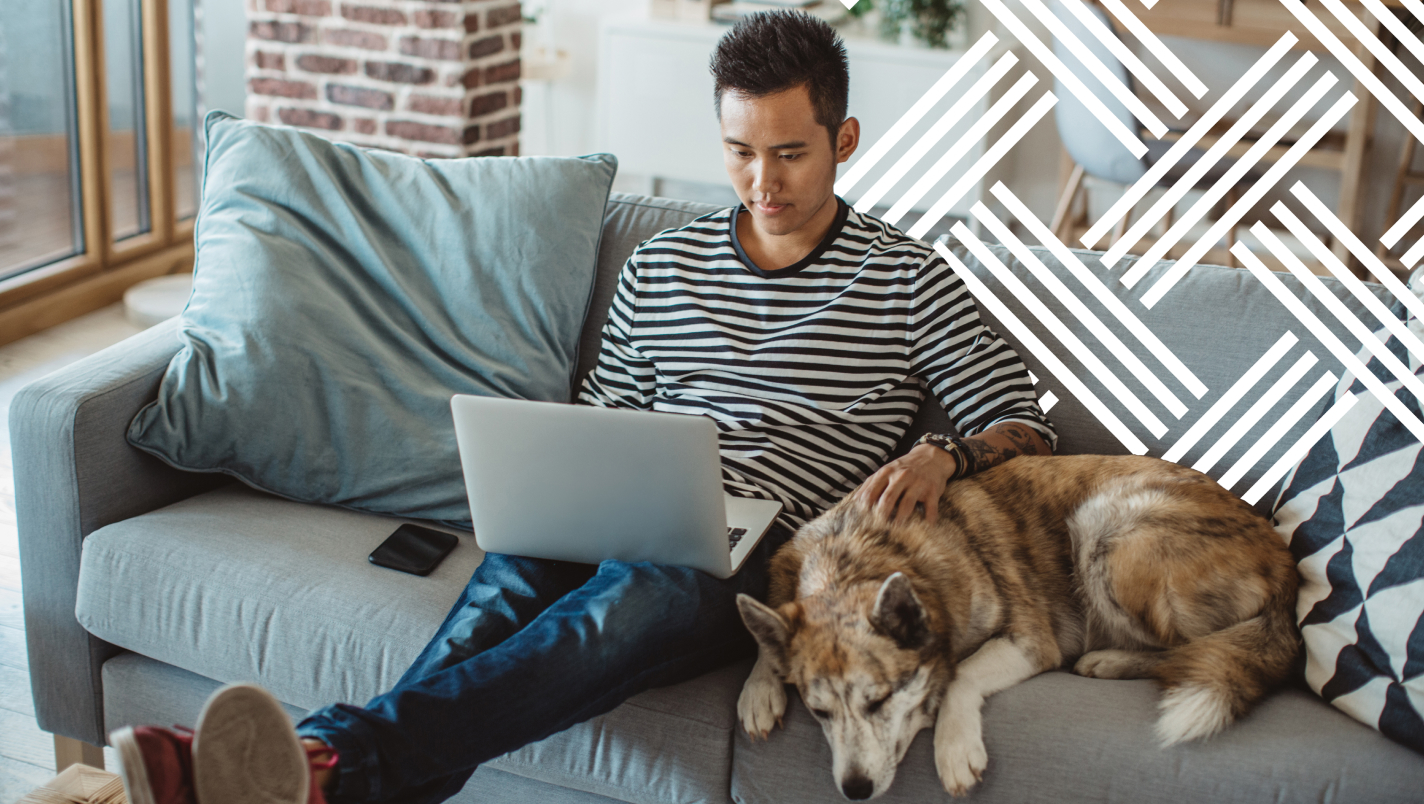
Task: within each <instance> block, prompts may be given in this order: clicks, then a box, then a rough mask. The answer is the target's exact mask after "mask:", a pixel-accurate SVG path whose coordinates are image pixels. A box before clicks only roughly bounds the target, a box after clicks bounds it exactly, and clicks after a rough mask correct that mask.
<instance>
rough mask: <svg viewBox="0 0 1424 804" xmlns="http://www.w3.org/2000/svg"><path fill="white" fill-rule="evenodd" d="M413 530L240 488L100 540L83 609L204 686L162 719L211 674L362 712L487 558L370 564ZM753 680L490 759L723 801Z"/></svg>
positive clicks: (672, 691)
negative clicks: (744, 696)
mask: <svg viewBox="0 0 1424 804" xmlns="http://www.w3.org/2000/svg"><path fill="white" fill-rule="evenodd" d="M403 521H406V520H401V519H393V518H387V517H380V516H373V515H370V514H362V513H356V512H352V511H347V510H343V509H339V508H333V507H327V506H319V505H309V504H305V503H296V502H290V501H287V500H283V499H279V498H276V497H272V496H270V495H266V494H263V493H261V492H257V491H253V490H251V489H248V488H246V487H243V486H239V485H236V484H233V485H230V486H226V487H224V488H221V489H218V490H216V491H212V492H209V493H207V494H202V495H199V496H196V497H192V498H189V499H187V500H183V501H182V502H179V503H175V504H174V505H170V506H168V507H166V508H161V509H159V510H157V511H153V512H151V513H148V514H144V515H143V516H139V517H135V518H133V519H129V520H125V521H123V522H119V523H116V524H113V525H110V526H108V527H106V528H102V529H100V530H98V531H95V532H94V533H93V534H92V535H91V536H89V538H88V539H86V540H85V542H84V553H83V557H82V560H81V565H80V575H79V594H78V603H77V606H76V614H77V616H78V618H79V622H80V623H81V624H82V625H83V626H84V627H85V628H86V629H88V630H89V631H90V632H91V633H93V634H94V635H95V636H97V637H99V638H101V639H104V640H106V641H108V642H111V643H113V644H115V645H118V646H120V647H123V648H127V649H128V650H131V651H134V652H135V653H138V654H142V655H143V656H145V657H148V658H149V659H152V660H157V661H158V662H162V663H164V664H166V665H171V666H173V667H174V668H178V669H181V670H182V671H187V673H184V674H182V676H183V677H184V678H191V679H193V684H190V685H189V686H191V687H192V689H193V690H197V691H199V692H194V693H192V694H189V695H187V697H186V698H185V699H184V701H183V702H181V703H175V705H176V706H178V709H177V710H174V711H172V712H170V711H168V710H164V711H163V712H154V713H153V715H152V716H153V717H160V716H161V717H163V718H171V719H173V720H177V721H178V722H184V721H185V720H186V722H189V723H191V722H192V718H194V717H196V714H197V707H198V706H199V704H200V703H201V697H202V695H206V692H202V690H203V689H204V684H203V678H206V679H211V680H214V681H216V682H233V681H254V682H257V683H259V684H262V685H264V686H266V687H267V688H268V689H270V690H271V691H272V692H273V694H275V695H276V696H277V697H278V698H280V699H281V700H282V701H284V702H286V703H288V704H290V705H292V706H293V707H297V708H300V709H313V708H316V707H319V706H323V705H325V704H328V703H333V702H345V703H355V704H364V703H366V702H367V701H368V700H370V699H371V698H372V697H374V696H375V695H377V694H379V693H381V692H383V691H385V690H387V689H389V688H390V687H391V686H392V685H393V684H395V682H396V681H397V679H399V678H400V675H401V674H402V673H403V672H405V670H406V668H407V667H409V666H410V663H411V662H413V661H414V660H415V657H416V656H417V655H418V654H419V653H420V651H421V649H422V648H423V647H424V646H425V644H426V642H428V641H429V639H430V637H431V636H433V635H434V633H435V631H436V629H437V628H438V627H439V626H440V623H441V622H442V621H443V619H444V617H445V614H446V613H447V612H448V610H449V608H450V606H452V605H454V603H455V600H456V599H457V598H458V597H459V595H460V591H461V590H462V589H464V587H465V583H466V582H467V581H468V580H469V578H470V576H471V575H472V574H473V573H474V571H475V568H476V567H477V566H479V563H480V561H481V560H482V558H483V554H482V553H481V552H480V550H479V549H478V548H477V547H476V546H475V542H474V538H473V536H472V535H471V534H470V533H467V532H466V533H459V534H458V535H459V536H460V545H459V546H458V547H456V548H455V550H454V552H452V553H451V554H450V556H449V557H448V558H446V559H445V561H444V562H443V563H442V564H441V565H440V566H439V567H437V568H436V569H435V571H434V572H432V573H431V574H430V575H429V576H427V577H425V578H419V577H416V576H413V575H407V574H404V573H400V572H395V571H393V570H388V569H383V568H381V567H376V566H373V565H372V564H370V563H369V562H368V561H367V560H366V556H367V555H368V554H369V553H370V552H371V550H373V549H374V548H375V547H376V546H377V545H378V544H380V543H381V541H382V540H384V539H385V538H386V537H387V536H389V535H390V533H391V532H392V531H394V530H395V529H396V527H397V526H398V525H399V524H400V523H401V522H403ZM423 524H429V523H423ZM451 532H457V531H453V530H451ZM114 661H118V660H117V659H116V660H114ZM746 670H747V668H746V666H744V665H739V666H735V667H730V668H726V669H724V670H721V671H718V672H714V673H710V674H708V675H706V676H703V677H701V678H698V679H694V680H692V681H689V682H687V683H684V684H679V685H676V686H673V687H668V688H664V689H657V690H650V691H648V692H645V693H643V694H642V695H638V696H636V697H634V698H632V699H631V700H629V701H628V702H627V703H625V704H624V705H623V706H621V707H619V708H618V709H615V710H614V711H612V712H609V713H608V714H606V715H603V716H601V717H598V718H594V719H593V720H590V721H588V722H586V723H583V724H580V725H578V726H575V727H573V728H571V729H568V730H567V731H564V732H562V733H560V734H556V735H554V736H552V737H550V738H548V739H547V740H544V741H542V742H540V743H535V744H533V745H529V746H525V747H524V748H522V749H520V750H518V751H515V752H513V753H511V754H509V755H507V756H506V757H503V758H501V759H498V760H496V761H495V762H493V763H491V765H492V766H493V767H497V768H500V769H503V770H506V771H509V772H512V773H515V774H518V775H520V776H524V777H528V778H532V779H536V780H539V781H548V782H552V783H555V784H559V785H562V786H566V787H574V788H578V789H581V790H586V791H588V792H593V793H598V794H600V795H605V796H610V797H613V798H618V799H622V800H625V801H632V802H678V803H679V804H682V803H684V802H685V803H686V804H693V803H694V802H704V801H719V802H720V801H726V798H727V789H728V767H729V766H730V764H731V743H732V738H731V728H732V724H733V719H734V717H735V711H734V710H735V705H736V696H737V694H738V692H739V690H740V688H741V681H742V679H743V678H745V676H746ZM106 672H107V667H106ZM106 677H107V676H106ZM130 686H133V687H134V689H135V690H137V691H135V692H132V693H131V694H130V697H133V696H134V695H139V692H141V690H140V688H139V686H138V685H130ZM213 686H215V684H214V685H213ZM184 689H187V687H184ZM199 693H201V694H199ZM144 694H148V695H150V697H151V694H150V693H144ZM140 697H141V696H140ZM142 711H146V709H145V705H140V704H135V705H134V706H131V707H129V708H128V709H125V710H124V713H125V714H126V715H133V716H137V715H139V714H140V713H141V712H142ZM183 711H191V714H189V715H188V716H187V717H186V718H181V717H179V715H180V714H181V713H182V712H183ZM116 712H117V710H116ZM164 722H169V721H164ZM120 725H124V724H122V723H109V724H107V726H108V728H111V729H112V728H116V727H118V726H120Z"/></svg>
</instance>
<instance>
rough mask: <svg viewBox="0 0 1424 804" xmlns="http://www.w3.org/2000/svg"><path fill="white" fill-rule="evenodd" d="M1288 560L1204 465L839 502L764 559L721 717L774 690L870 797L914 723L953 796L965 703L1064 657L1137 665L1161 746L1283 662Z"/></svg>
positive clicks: (978, 479) (969, 723)
mask: <svg viewBox="0 0 1424 804" xmlns="http://www.w3.org/2000/svg"><path fill="white" fill-rule="evenodd" d="M1298 580H1299V576H1298V575H1297V573H1296V568H1295V563H1294V562H1293V561H1292V560H1291V556H1290V553H1289V552H1288V551H1287V549H1286V547H1285V545H1284V544H1283V543H1282V540H1281V538H1280V537H1279V536H1277V535H1276V533H1275V532H1274V531H1273V530H1272V529H1271V526H1270V525H1269V524H1268V523H1267V522H1266V520H1264V519H1263V518H1261V517H1260V516H1259V515H1257V514H1256V513H1255V512H1254V511H1252V510H1251V508H1250V507H1249V506H1248V505H1246V503H1244V502H1242V501H1241V500H1240V499H1238V498H1237V497H1235V496H1233V495H1232V494H1231V493H1230V492H1228V491H1226V490H1225V489H1223V488H1221V486H1219V485H1217V484H1216V482H1215V481H1213V480H1212V479H1211V478H1209V477H1207V476H1206V475H1204V474H1202V473H1200V472H1197V471H1194V470H1192V469H1187V468H1185V467H1182V466H1178V465H1176V464H1173V463H1168V462H1166V461H1162V460H1158V459H1155V458H1145V457H1135V456H1112V457H1107V456H1086V455H1085V456H1059V457H1034V456H1025V457H1019V458H1015V459H1013V460H1011V461H1007V462H1005V463H1003V464H1001V465H999V466H997V467H995V468H993V469H990V470H988V471H986V472H982V473H980V474H978V475H974V476H972V477H969V478H965V479H963V480H959V481H956V482H954V483H951V484H950V485H949V487H948V489H947V490H946V491H945V494H944V496H943V498H941V500H940V506H939V520H938V522H937V523H935V524H934V525H928V524H926V522H925V520H924V519H923V518H922V517H919V516H916V517H913V518H911V520H910V521H904V522H899V521H897V522H889V521H886V520H885V519H884V518H883V517H881V516H879V515H876V514H874V513H873V512H870V511H867V510H865V509H864V508H863V507H862V506H860V505H858V504H856V503H855V502H853V500H851V499H849V498H848V499H847V500H845V501H842V502H841V503H839V504H838V505H836V506H835V507H834V508H832V509H831V510H830V511H828V512H826V513H825V514H824V515H822V516H820V517H819V518H817V519H816V520H814V521H812V522H810V523H809V524H807V525H806V526H805V527H804V528H802V529H801V530H800V531H799V532H797V534H796V536H795V538H793V539H792V540H791V541H790V542H788V543H787V544H786V545H785V546H784V547H782V548H781V550H780V551H779V552H778V553H777V554H776V556H775V558H773V559H772V566H771V591H770V595H769V602H770V605H769V606H768V605H763V604H761V603H758V602H757V601H756V600H754V599H753V598H751V597H748V596H746V595H742V596H740V597H739V598H738V600H737V602H738V604H739V606H740V608H741V613H742V619H743V620H744V621H745V622H746V624H747V628H748V629H749V630H750V631H751V632H752V634H753V635H754V636H755V637H756V639H757V642H758V644H759V646H760V652H759V656H758V658H757V662H756V666H755V667H754V668H753V670H752V673H751V676H750V677H749V678H748V679H747V682H746V685H745V686H744V687H743V689H742V694H741V699H740V700H739V701H738V703H737V713H738V716H739V717H740V719H741V723H742V727H743V728H744V729H745V730H746V731H747V733H748V734H750V735H751V736H752V737H753V738H765V737H766V736H767V734H768V733H769V732H770V731H771V729H772V727H773V726H774V725H776V724H778V723H779V722H780V720H781V717H782V715H783V714H784V713H785V711H786V692H785V687H784V684H786V683H791V684H795V685H796V687H797V689H798V690H799V691H800V693H801V699H802V701H803V702H804V703H805V704H806V706H807V708H809V709H810V710H811V713H812V714H813V715H814V716H815V717H816V718H817V720H819V721H820V723H821V727H822V729H823V730H824V731H825V733H826V738H827V739H828V740H829V741H830V744H831V754H832V757H833V768H832V773H833V774H834V779H835V782H836V785H837V786H838V787H839V788H840V790H841V792H842V793H844V795H845V796H846V797H847V798H851V799H865V798H873V797H875V796H878V795H880V794H881V793H884V792H885V791H886V789H888V788H889V787H890V783H891V781H893V780H894V777H895V769H896V766H897V765H899V763H900V760H901V759H902V758H903V757H904V755H905V751H906V749H908V748H909V746H910V742H911V740H913V739H914V736H915V734H916V733H917V732H919V730H920V729H922V728H925V727H927V726H929V725H931V724H932V723H933V724H934V727H935V734H934V757H935V765H936V768H937V770H938V771H939V777H940V781H941V782H943V784H944V787H945V789H946V790H947V791H949V792H950V793H952V794H955V795H962V794H964V793H966V792H967V791H968V790H969V788H971V787H973V786H974V784H975V783H976V782H977V781H979V780H980V779H982V778H983V773H984V769H985V767H986V765H987V764H988V756H987V754H986V753H985V749H984V740H983V734H982V724H981V721H980V709H981V707H982V705H983V703H984V699H985V698H986V697H988V696H989V695H992V694H993V693H995V692H998V691H1000V690H1003V689H1005V688H1008V687H1011V686H1013V685H1014V684H1017V683H1019V682H1020V681H1023V680H1025V679H1027V678H1030V677H1032V676H1034V675H1037V674H1039V673H1042V672H1044V671H1045V670H1052V669H1054V668H1057V667H1062V666H1064V665H1065V664H1069V663H1074V662H1075V660H1076V663H1074V664H1073V665H1072V666H1073V670H1074V672H1076V673H1078V674H1079V675H1084V676H1091V677H1095V678H1145V677H1150V678H1155V679H1157V681H1158V682H1159V683H1160V685H1161V686H1162V689H1163V695H1162V700H1161V704H1160V708H1161V716H1160V718H1159V720H1158V721H1157V736H1158V738H1159V739H1160V741H1161V743H1162V745H1163V746H1169V745H1173V744H1175V743H1179V742H1182V741H1184V740H1193V739H1197V738H1201V737H1206V736H1208V735H1211V734H1214V733H1215V732H1217V731H1219V730H1220V729H1222V728H1224V727H1225V726H1227V725H1228V724H1229V723H1231V722H1232V720H1234V719H1235V718H1237V717H1240V716H1241V715H1242V714H1244V713H1245V712H1246V711H1247V710H1248V709H1250V708H1251V706H1252V705H1253V704H1255V703H1256V702H1257V701H1259V700H1260V699H1261V698H1262V697H1263V696H1264V695H1265V694H1266V693H1267V692H1268V691H1269V690H1270V689H1271V688H1272V687H1273V686H1275V685H1276V684H1278V683H1279V682H1281V681H1282V680H1284V679H1285V677H1286V676H1287V674H1288V672H1289V669H1290V667H1291V664H1292V662H1293V660H1294V658H1295V656H1296V653H1297V650H1298V649H1299V643H1300V640H1299V634H1298V632H1297V630H1296V627H1295V620H1294V617H1293V613H1294V607H1295V598H1296V585H1297V583H1298Z"/></svg>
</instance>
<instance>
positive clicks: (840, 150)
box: [836, 117, 860, 164]
mask: <svg viewBox="0 0 1424 804" xmlns="http://www.w3.org/2000/svg"><path fill="white" fill-rule="evenodd" d="M858 147H860V121H859V120H856V119H855V118H854V117H847V118H846V119H845V122H843V123H841V127H840V130H839V131H837V132H836V164H840V163H841V162H844V161H846V160H847V159H850V157H851V155H852V154H854V153H855V149H856V148H858Z"/></svg>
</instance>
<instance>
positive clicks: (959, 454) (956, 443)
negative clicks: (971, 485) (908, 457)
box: [915, 433, 979, 480]
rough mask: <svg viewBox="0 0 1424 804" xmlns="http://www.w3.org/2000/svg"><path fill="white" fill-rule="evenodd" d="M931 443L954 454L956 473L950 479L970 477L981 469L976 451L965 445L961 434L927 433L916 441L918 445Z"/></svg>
mask: <svg viewBox="0 0 1424 804" xmlns="http://www.w3.org/2000/svg"><path fill="white" fill-rule="evenodd" d="M920 444H929V445H931V446H935V447H939V448H940V449H942V450H944V451H945V452H948V453H949V454H950V455H953V456H954V474H953V475H952V476H951V477H950V478H949V479H950V480H958V479H960V478H961V477H968V476H969V475H972V474H974V473H975V472H977V471H979V465H978V461H976V460H975V459H974V453H972V452H970V451H969V450H968V449H967V448H966V447H965V446H964V439H962V438H960V437H959V436H954V435H947V434H943V433H925V434H924V435H922V436H920V440H919V441H916V442H915V445H916V446H919V445H920Z"/></svg>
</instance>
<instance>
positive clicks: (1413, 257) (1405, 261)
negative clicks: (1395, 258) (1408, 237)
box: [1399, 237, 1424, 268]
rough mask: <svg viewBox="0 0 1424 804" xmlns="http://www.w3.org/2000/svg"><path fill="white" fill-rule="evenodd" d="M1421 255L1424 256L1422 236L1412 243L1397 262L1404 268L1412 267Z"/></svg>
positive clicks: (1423, 239)
mask: <svg viewBox="0 0 1424 804" xmlns="http://www.w3.org/2000/svg"><path fill="white" fill-rule="evenodd" d="M1421 257H1424V237H1421V238H1419V239H1418V240H1417V241H1415V243H1414V245H1412V246H1410V247H1409V250H1408V251H1406V252H1404V256H1402V257H1400V258H1399V262H1400V264H1402V265H1403V266H1404V267H1405V268H1413V267H1414V264H1415V263H1417V262H1419V259H1420V258H1421Z"/></svg>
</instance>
